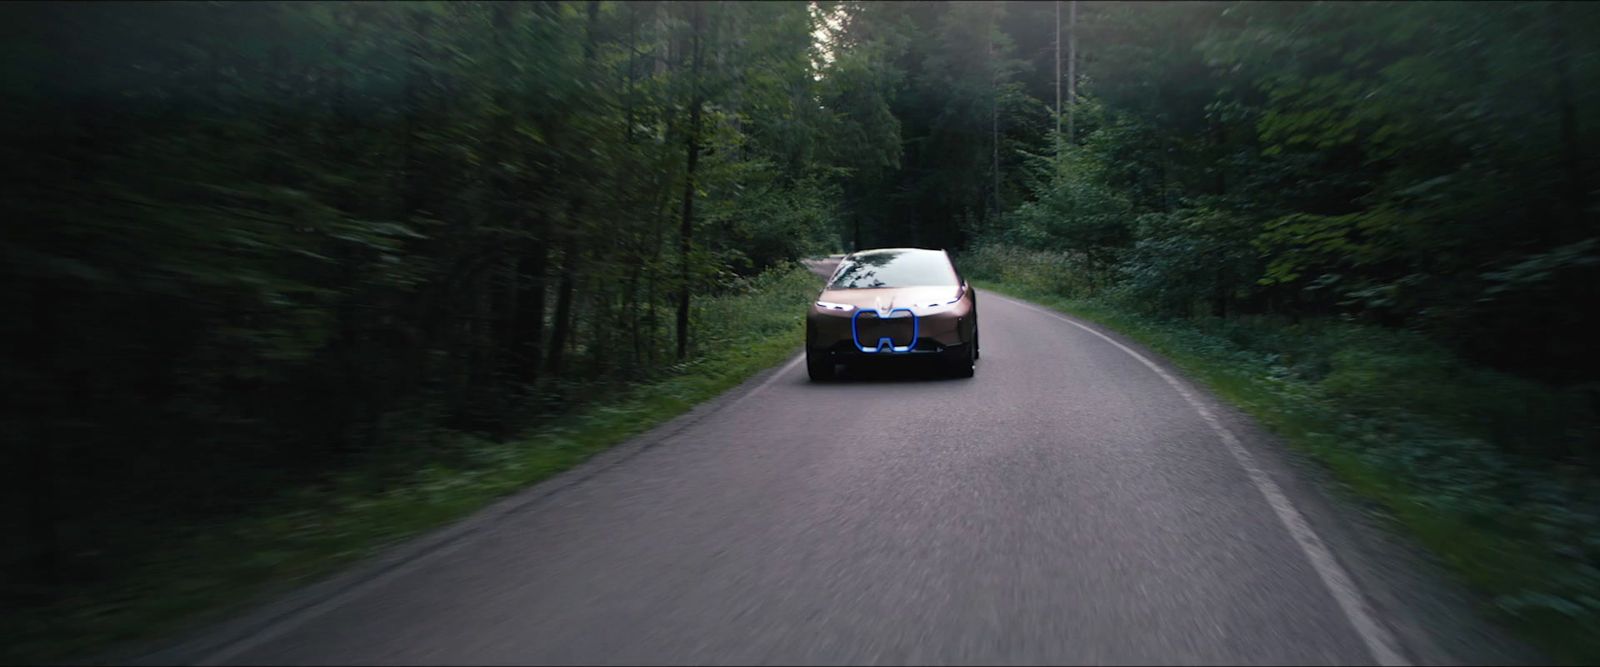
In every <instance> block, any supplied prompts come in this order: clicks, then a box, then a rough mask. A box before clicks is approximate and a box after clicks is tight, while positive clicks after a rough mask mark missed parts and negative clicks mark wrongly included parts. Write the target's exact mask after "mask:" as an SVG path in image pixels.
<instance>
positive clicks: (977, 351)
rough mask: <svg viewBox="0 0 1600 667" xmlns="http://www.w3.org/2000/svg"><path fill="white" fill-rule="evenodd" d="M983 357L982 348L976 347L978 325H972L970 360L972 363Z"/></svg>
mask: <svg viewBox="0 0 1600 667" xmlns="http://www.w3.org/2000/svg"><path fill="white" fill-rule="evenodd" d="M982 356H983V348H981V347H978V325H977V323H973V325H972V358H973V360H974V361H976V360H977V359H979V358H981V357H982Z"/></svg>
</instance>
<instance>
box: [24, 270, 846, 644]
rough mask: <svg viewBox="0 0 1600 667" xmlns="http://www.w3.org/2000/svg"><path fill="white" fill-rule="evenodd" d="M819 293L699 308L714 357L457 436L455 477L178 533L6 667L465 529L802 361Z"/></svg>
mask: <svg viewBox="0 0 1600 667" xmlns="http://www.w3.org/2000/svg"><path fill="white" fill-rule="evenodd" d="M816 287H817V284H816V277H815V276H813V275H811V274H809V273H808V272H807V271H805V270H804V269H801V268H798V267H795V268H791V269H787V270H778V271H772V272H768V273H767V274H765V275H763V276H760V277H758V278H756V279H754V280H753V281H751V282H750V283H749V284H748V285H745V286H744V289H743V290H741V291H740V292H739V293H737V294H735V295H732V296H726V297H716V298H704V299H700V300H699V302H698V304H697V306H696V312H695V317H696V322H697V325H698V326H697V328H696V332H697V347H699V348H701V349H706V350H710V351H709V352H708V353H706V354H704V355H702V356H699V357H698V358H696V359H695V360H693V361H691V362H688V363H685V364H682V365H680V366H678V367H676V368H674V369H672V373H671V375H669V376H668V377H666V378H665V379H661V380H657V381H652V382H648V383H645V384H640V385H635V386H634V387H633V388H632V389H631V390H629V391H626V392H625V393H623V394H622V395H620V396H618V397H617V398H615V399H614V400H601V401H597V402H593V403H590V404H588V405H587V406H586V407H584V408H581V409H580V410H579V411H578V412H576V413H574V414H570V415H567V416H565V417H563V418H561V419H557V420H550V421H548V422H547V423H545V424H544V425H542V426H539V427H536V428H535V429H533V430H531V431H530V432H528V433H526V434H525V435H524V436H522V437H519V438H515V439H513V440H511V441H508V442H492V441H488V440H484V439H481V438H475V437H472V436H468V435H464V434H454V435H453V436H451V438H452V439H453V442H452V443H451V445H452V447H451V449H452V450H453V452H454V453H453V454H452V455H451V456H448V457H443V456H441V457H440V459H439V460H440V461H444V460H449V461H451V463H450V464H445V463H442V462H441V463H433V464H426V465H422V466H421V467H420V468H418V469H415V471H414V472H413V473H411V474H409V475H406V476H403V477H401V478H399V479H393V478H384V479H381V480H377V479H374V478H373V476H372V475H371V474H370V471H367V470H361V469H356V470H350V471H346V472H344V473H342V474H340V475H337V476H333V477H330V478H329V479H326V480H322V481H321V482H320V483H317V484H307V485H306V486H305V487H303V488H300V489H295V490H293V491H290V492H288V493H285V494H284V496H283V497H282V498H280V499H279V500H278V501H276V502H275V503H273V504H271V506H269V507H263V508H261V510H260V511H259V512H257V513H256V514H254V515H252V516H248V517H242V518H240V519H238V520H236V521H232V522H230V523H227V524H225V525H220V526H208V527H193V528H191V529H189V530H187V531H185V532H183V533H177V532H175V533H174V534H175V535H176V537H175V538H174V539H173V541H172V543H171V544H170V547H169V548H164V549H162V550H160V552H159V553H156V554H154V555H153V556H150V557H148V558H144V559H142V560H141V561H140V562H139V563H138V564H137V565H135V566H133V567H130V568H129V569H128V570H127V571H126V572H125V573H123V574H122V575H121V576H118V577H116V578H115V580H114V581H112V582H110V583H108V584H105V585H102V586H99V587H96V588H93V589H88V590H82V591H79V592H77V593H76V594H75V595H74V596H72V597H70V598H68V599H65V600H61V601H60V602H58V603H56V604H55V605H53V606H51V607H48V608H45V609H31V610H27V611H25V612H11V613H9V614H8V616H9V617H5V618H0V624H3V625H4V626H5V627H6V628H7V636H8V638H7V640H6V641H5V642H4V644H3V645H0V661H3V662H6V663H35V662H41V661H57V660H63V659H70V658H80V659H81V658H83V657H85V656H93V655H96V654H97V653H98V652H101V651H104V650H107V649H108V648H114V647H116V646H118V645H119V644H121V643H124V642H145V641H150V640H152V639H157V638H162V637H167V636H171V635H174V634H181V633H182V632H183V631H185V630H188V629H192V628H195V627H197V626H198V625H201V624H203V623H205V622H208V621H212V620H216V619H219V618H221V617H224V616H226V615H227V614H229V613H230V612H235V611H238V610H239V609H240V608H241V607H243V606H245V605H248V604H250V603H252V602H256V601H259V600H261V599H263V598H264V597H266V596H268V595H270V594H273V593H278V592H283V591H286V590H289V589H292V588H293V587H295V586H299V585H304V584H306V583H308V582H310V581H312V580H315V579H317V578H319V577H322V576H325V575H328V574H330V573H332V572H334V571H336V570H338V569H340V568H341V567H344V566H347V565H350V564H351V563H353V562H355V561H357V560H359V559H362V558H365V557H369V556H371V555H373V554H375V553H376V552H378V551H379V550H381V549H383V548H384V547H386V546H390V545H393V544H395V543H396V542H398V541H401V540H404V539H406V538H409V537H414V536H416V535H418V534H420V533H423V532H425V531H428V530H430V529H433V528H437V527H439V526H441V525H444V524H446V523H449V522H451V521H453V520H456V519H460V518H462V517H464V516H466V515H468V514H470V513H471V512H473V511H474V510H477V509H480V508H482V507H484V506H485V505H487V504H489V503H491V502H492V501H494V500H496V499H499V498H501V497H504V496H506V495H507V494H510V493H513V492H515V491H518V490H521V489H524V488H526V487H528V486H530V485H532V484H534V483H536V482H539V481H540V480H543V479H546V478H548V477H550V476H552V475H554V474H556V473H558V472H561V471H563V470H566V469H568V468H571V467H572V466H574V465H576V464H578V463H580V462H582V461H584V460H586V459H588V458H589V457H591V456H593V455H594V454H596V453H598V452H600V451H602V450H605V449H606V448H608V447H611V446H612V445H615V444H617V443H620V442H623V441H625V440H627V439H628V438H630V437H632V436H635V435H638V434H640V433H642V432H644V431H646V430H648V429H650V428H651V427H654V426H656V425H658V424H660V423H662V422H665V421H667V420H668V419H671V418H672V417H675V416H677V415H679V414H682V413H683V412H685V411H687V410H689V409H690V408H692V407H693V406H695V405H696V404H698V403H700V402H703V401H705V400H707V399H710V398H713V397H715V396H717V395H719V394H721V393H723V392H725V391H727V390H728V389H731V388H733V387H734V386H737V385H738V384H740V383H741V382H743V381H745V380H746V379H748V378H749V377H751V376H752V375H754V374H755V373H758V372H760V371H762V370H764V369H767V368H770V367H772V366H773V365H774V364H777V363H778V362H780V361H782V360H784V359H785V358H787V357H789V356H790V355H792V354H794V352H795V350H796V349H798V346H799V344H800V341H801V340H802V336H803V333H804V329H803V327H804V321H803V315H804V312H805V309H804V305H805V303H807V302H808V301H809V300H810V299H811V298H812V297H813V296H814V293H815V291H816Z"/></svg>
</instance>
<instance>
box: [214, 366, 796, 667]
mask: <svg viewBox="0 0 1600 667" xmlns="http://www.w3.org/2000/svg"><path fill="white" fill-rule="evenodd" d="M805 358H806V355H805V354H804V353H801V354H799V355H796V356H795V358H793V359H790V360H789V363H787V364H784V365H783V367H782V368H780V369H778V371H777V372H775V373H773V374H772V375H770V376H768V377H767V379H766V380H764V381H762V382H761V384H759V385H756V387H755V388H754V389H751V390H750V391H747V392H745V393H744V395H742V396H739V397H738V398H735V399H733V400H732V401H730V402H728V403H727V404H725V405H722V406H718V407H716V408H714V410H713V411H714V412H721V411H723V410H727V409H729V408H732V407H734V406H736V405H738V404H739V403H741V402H743V401H744V399H747V398H750V397H751V396H754V395H756V394H758V393H761V391H762V390H764V389H766V388H767V387H770V386H772V384H773V383H775V382H777V381H778V380H779V379H782V378H783V376H785V375H788V374H789V371H791V370H793V369H794V367H795V365H796V364H799V363H800V362H801V361H804V360H805ZM707 414H709V413H707ZM703 417H704V416H702V418H703ZM579 483H581V482H579ZM535 486H537V485H535ZM528 488H530V489H531V488H534V487H528ZM491 507H493V506H491ZM501 518H503V517H501ZM469 520H470V519H467V520H463V521H461V522H457V523H456V524H454V526H452V527H460V526H462V525H465V522H466V521H469ZM446 530H449V529H446ZM474 537H476V535H475V534H474V533H467V534H464V535H460V536H457V537H452V538H447V539H446V542H445V543H444V544H442V545H440V546H439V547H438V548H436V549H433V550H431V551H427V552H425V553H423V554H421V555H418V556H416V557H415V558H413V559H411V560H409V561H406V562H403V563H400V564H398V565H396V566H394V567H393V568H391V569H389V570H388V571H385V572H383V573H381V574H379V575H377V576H375V577H373V578H371V579H368V580H366V581H363V582H360V583H358V584H355V585H353V586H351V587H350V588H347V589H345V590H344V591H341V592H339V593H338V594H336V595H333V596H332V597H329V598H326V599H324V600H322V601H320V602H316V603H314V604H311V605H309V606H307V607H304V608H302V609H299V610H297V611H292V612H290V613H288V614H287V615H285V616H283V617H281V618H279V619H277V620H275V621H271V622H270V623H269V624H268V625H267V627H265V628H262V629H261V630H260V631H259V632H256V633H255V634H253V635H250V636H248V637H244V638H241V639H238V640H235V641H231V642H229V643H227V644H225V645H224V646H222V647H221V648H218V649H217V650H215V651H213V652H211V653H210V654H208V655H206V656H205V657H203V658H201V659H200V660H196V661H195V664H196V665H207V666H209V665H220V664H223V663H226V662H228V661H230V660H233V659H234V658H237V657H239V656H241V655H243V654H245V653H248V652H249V651H251V650H252V649H255V648H257V647H259V646H261V645H263V644H266V643H267V642H270V641H272V640H274V639H277V638H279V637H282V636H283V635H285V634H287V633H288V632H290V631H291V630H294V629H296V628H299V627H300V626H302V625H305V624H306V623H307V622H309V621H311V620H313V619H315V618H317V617H319V616H322V615H323V614H326V613H328V612H329V611H332V610H334V609H337V608H338V607H340V606H342V605H344V604H345V603H347V602H349V601H351V600H353V599H355V598H357V597H360V596H362V595H364V594H366V593H369V592H371V591H373V590H375V589H377V588H379V587H381V586H383V585H384V584H386V583H388V582H390V581H393V580H395V579H397V578H399V577H400V576H401V575H405V574H409V573H411V572H413V571H415V570H416V569H417V568H418V567H420V566H422V565H425V564H427V563H430V562H433V561H434V560H437V559H438V558H439V557H440V556H443V555H445V554H448V553H451V552H454V551H456V550H459V549H460V548H462V547H463V546H466V545H467V544H469V543H471V542H472V541H473V539H472V538H474Z"/></svg>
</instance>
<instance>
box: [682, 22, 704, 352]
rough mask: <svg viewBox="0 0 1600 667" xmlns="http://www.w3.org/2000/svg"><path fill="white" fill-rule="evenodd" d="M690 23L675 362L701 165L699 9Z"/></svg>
mask: <svg viewBox="0 0 1600 667" xmlns="http://www.w3.org/2000/svg"><path fill="white" fill-rule="evenodd" d="M692 12H693V13H692V15H691V20H690V23H691V25H692V26H693V29H694V33H693V36H692V38H691V42H690V47H689V48H690V51H691V53H692V54H693V55H692V58H693V64H692V65H690V68H691V69H690V74H689V77H690V78H689V82H690V84H689V85H690V103H689V136H688V138H687V140H686V141H685V142H684V144H685V149H686V150H685V153H686V155H685V157H684V163H685V168H684V177H683V217H682V220H681V221H680V222H679V225H678V360H679V361H682V360H683V359H686V358H688V356H689V288H690V285H689V259H690V258H689V255H690V251H691V250H692V249H693V246H694V195H695V192H694V191H695V168H696V167H697V166H698V165H699V163H700V107H701V105H702V104H703V103H704V100H702V99H701V98H700V68H701V61H702V60H703V59H704V57H705V56H704V51H705V49H704V47H703V46H702V45H701V43H700V31H701V29H702V28H703V25H704V22H705V19H704V14H703V12H702V10H701V8H700V5H698V4H696V5H693V9H692Z"/></svg>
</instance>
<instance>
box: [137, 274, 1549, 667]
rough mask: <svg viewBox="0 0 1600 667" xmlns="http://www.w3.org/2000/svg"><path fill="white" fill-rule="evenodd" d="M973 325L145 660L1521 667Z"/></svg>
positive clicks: (1330, 526) (655, 445)
mask: <svg viewBox="0 0 1600 667" xmlns="http://www.w3.org/2000/svg"><path fill="white" fill-rule="evenodd" d="M817 268H820V269H825V268H826V267H825V266H822V267H817ZM979 299H980V313H981V318H982V320H981V321H982V323H983V330H984V350H983V352H984V354H983V358H982V361H981V362H980V365H979V369H978V373H977V377H976V378H973V379H970V380H950V379H943V378H938V377H936V376H934V375H932V374H931V373H922V372H919V371H917V370H916V369H901V370H894V371H878V372H866V373H859V374H856V376H855V377H853V378H851V379H848V380H846V381H844V382H840V383H829V384H814V383H810V382H808V381H807V380H806V377H805V371H804V368H802V366H801V365H800V364H799V363H797V362H798V359H796V360H795V361H791V362H790V363H787V364H786V365H784V366H783V367H781V368H780V369H779V370H777V371H775V372H774V373H771V374H769V375H767V376H765V378H764V379H757V380H755V381H752V382H751V383H749V384H747V385H745V387H743V388H741V389H739V390H736V391H735V393H734V394H731V395H729V396H725V397H724V398H723V399H722V400H719V402H718V403H717V404H715V405H713V406H710V407H711V409H710V411H708V412H703V413H700V414H698V415H697V416H695V417H694V419H693V420H691V421H686V422H683V423H681V424H679V425H678V426H676V427H672V428H670V429H669V431H668V432H666V434H665V435H664V436H662V435H660V434H655V435H651V436H646V438H653V440H652V442H651V444H650V446H648V447H642V448H637V449H636V450H634V451H632V452H631V453H629V454H628V455H627V456H626V457H616V458H613V459H609V460H606V461H604V462H603V463H597V464H596V465H592V466H586V467H584V468H580V469H579V470H575V471H573V473H570V474H569V475H567V476H564V478H558V479H557V480H554V483H556V484H558V485H560V491H559V492H558V493H544V494H543V495H540V496H538V497H536V498H534V499H532V500H526V501H524V502H521V503H520V504H518V505H516V507H515V509H513V510H509V511H500V512H495V513H493V514H494V516H493V517H492V518H485V517H480V518H479V519H477V521H479V522H480V524H479V525H478V526H477V527H476V529H474V530H472V531H469V532H465V533H463V534H462V535H460V536H457V537H454V538H451V539H450V540H448V542H449V543H448V548H430V549H424V550H419V551H422V552H423V553H424V554H425V555H420V556H416V557H415V558H411V559H410V560H409V561H408V562H406V563H405V564H403V565H401V566H399V567H396V568H393V569H390V570H387V571H386V572H385V573H384V574H382V575H381V576H376V577H372V578H370V579H368V580H366V581H363V582H359V583H358V584H356V585H353V586H350V587H347V588H344V589H343V590H341V591H340V592H339V593H338V594H336V595H334V594H330V595H328V596H326V597H325V599H321V600H314V601H308V602H307V604H303V605H300V606H299V608H298V609H295V610H293V611H291V612H288V613H285V614H282V615H279V616H276V617H272V618H267V619H265V620H264V621H263V622H261V623H258V624H254V625H249V624H246V625H239V626H234V628H233V629H231V630H219V631H217V632H216V633H212V634H211V635H209V636H207V637H203V638H200V639H198V640H196V641H195V642H194V643H191V644H188V645H185V646H184V647H179V648H176V649H172V650H169V651H164V652H162V653H160V654H157V655H154V656H150V657H149V659H150V660H152V661H163V662H170V661H176V662H201V663H252V664H263V663H272V664H308V663H351V664H374V663H470V664H491V663H614V664H624V663H632V664H641V663H663V662H665V663H748V662H761V663H791V664H792V663H798V662H805V663H813V662H834V663H858V662H892V663H930V662H970V663H992V662H1006V663H1015V662H1054V663H1062V662H1065V663H1146V664H1147V663H1277V664H1301V663H1305V664H1314V663H1346V664H1348V663H1362V664H1368V663H1387V664H1407V663H1416V664H1429V663H1440V662H1450V663H1459V662H1480V661H1481V662H1495V661H1500V660H1514V659H1518V658H1524V659H1525V654H1521V653H1520V651H1517V650H1515V649H1514V648H1508V647H1507V646H1506V645H1503V644H1501V643H1499V642H1498V641H1497V640H1491V639H1488V638H1487V635H1485V634H1482V630H1483V629H1482V628H1481V627H1478V626H1477V625H1476V621H1475V620H1473V619H1472V618H1471V614H1468V613H1465V612H1461V611H1460V610H1459V609H1458V608H1457V606H1451V605H1449V604H1442V603H1437V602H1436V601H1435V600H1432V599H1431V597H1430V596H1431V595H1432V594H1430V593H1419V592H1418V591H1419V590H1421V588H1420V587H1418V586H1414V585H1412V584H1408V583H1401V584H1396V583H1394V581H1395V578H1394V577H1392V576H1390V575H1387V574H1383V573H1382V572H1380V571H1381V570H1384V569H1385V568H1388V569H1392V568H1394V567H1395V563H1393V562H1384V563H1380V564H1378V565H1380V566H1379V567H1374V564H1373V558H1374V557H1375V556H1374V553H1373V552H1372V550H1371V548H1370V547H1367V546H1362V544H1363V538H1361V537H1359V534H1360V533H1361V532H1362V531H1363V529H1362V528H1360V527H1359V526H1352V524H1353V523H1359V522H1352V521H1350V520H1349V519H1348V517H1347V515H1348V512H1347V511H1346V510H1343V509H1340V508H1339V505H1338V504H1337V503H1331V502H1329V501H1328V500H1327V499H1326V498H1324V497H1323V496H1322V495H1321V493H1320V492H1318V491H1317V489H1316V484H1315V483H1314V482H1309V481H1307V480H1306V476H1305V473H1304V472H1303V471H1299V469H1298V466H1296V465H1295V464H1294V463H1293V462H1292V461H1290V460H1288V459H1287V458H1286V457H1285V456H1284V455H1283V454H1282V453H1281V452H1279V451H1278V450H1277V448H1276V447H1274V445H1273V443H1272V442H1271V441H1270V440H1269V439H1267V438H1266V437H1264V436H1263V435H1262V434H1261V433H1260V432H1259V430H1258V429H1256V428H1255V427H1254V426H1252V425H1251V424H1250V423H1249V422H1248V420H1246V419H1244V418H1242V417H1240V416H1239V415H1238V414H1237V413H1235V412H1233V411H1231V410H1228V409H1226V408H1225V407H1223V406H1221V405H1218V404H1217V403H1216V402H1215V401H1214V400H1213V399H1211V398H1210V397H1209V396H1207V395H1206V394H1205V393H1203V392H1200V391H1198V390H1196V389H1195V388H1193V387H1192V386H1190V385H1189V384H1188V383H1187V382H1186V381H1184V380H1182V379H1180V378H1179V377H1178V376H1177V375H1176V374H1175V371H1173V370H1171V368H1170V367H1168V366H1167V365H1166V364H1165V363H1164V362H1162V361H1160V360H1158V359H1155V358H1154V357H1152V356H1150V355H1149V354H1148V353H1147V352H1141V351H1139V349H1138V348H1137V347H1136V346H1133V345H1132V344H1129V343H1126V342H1121V341H1120V340H1119V339H1117V338H1116V337H1114V336H1109V335H1106V334H1101V333H1098V332H1097V331H1096V330H1094V329H1093V328H1092V327H1089V326H1086V325H1081V324H1078V323H1076V322H1075V321H1072V320H1069V319H1067V318H1065V317H1063V316H1061V315H1058V314H1056V313H1053V312H1049V311H1046V310H1044V309H1041V308H1037V307H1035V306H1032V305H1029V304H1026V303H1023V302H1019V301H1014V300H1011V299H1008V298H1005V297H1002V296H1000V295H997V294H993V293H989V292H984V293H981V294H980V296H979ZM670 426H671V425H669V427H670ZM626 448H627V446H624V449H626ZM564 479H565V481H563V480H564ZM533 491H538V489H537V488H536V489H534V490H533ZM1375 573H1376V574H1375ZM1408 576H1409V575H1408ZM1405 578H1406V577H1402V579H1405ZM1426 578H1427V577H1426V576H1419V577H1416V578H1415V579H1426ZM1429 605H1434V606H1432V607H1430V606H1429ZM228 633H231V634H228Z"/></svg>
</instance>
